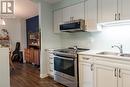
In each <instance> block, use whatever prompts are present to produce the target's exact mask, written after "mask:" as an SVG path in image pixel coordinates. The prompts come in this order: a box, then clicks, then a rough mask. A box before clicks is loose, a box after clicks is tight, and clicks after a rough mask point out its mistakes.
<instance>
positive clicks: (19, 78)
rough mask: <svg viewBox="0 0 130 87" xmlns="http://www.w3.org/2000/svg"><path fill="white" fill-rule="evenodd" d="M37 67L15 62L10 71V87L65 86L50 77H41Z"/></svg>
mask: <svg viewBox="0 0 130 87" xmlns="http://www.w3.org/2000/svg"><path fill="white" fill-rule="evenodd" d="M39 75H40V72H39V70H38V68H36V67H34V66H32V65H30V64H19V63H15V71H12V72H11V73H10V78H11V81H10V82H11V87H65V86H63V85H61V84H59V83H57V82H55V81H54V80H53V79H52V78H50V77H47V78H44V79H41V78H40V77H39Z"/></svg>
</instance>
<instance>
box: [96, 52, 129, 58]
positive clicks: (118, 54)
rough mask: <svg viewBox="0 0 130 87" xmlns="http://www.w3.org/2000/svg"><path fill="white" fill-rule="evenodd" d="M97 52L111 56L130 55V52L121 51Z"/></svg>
mask: <svg viewBox="0 0 130 87" xmlns="http://www.w3.org/2000/svg"><path fill="white" fill-rule="evenodd" d="M97 54H100V55H110V56H121V57H130V54H129V53H123V54H120V53H116V52H109V51H104V52H99V53H97Z"/></svg>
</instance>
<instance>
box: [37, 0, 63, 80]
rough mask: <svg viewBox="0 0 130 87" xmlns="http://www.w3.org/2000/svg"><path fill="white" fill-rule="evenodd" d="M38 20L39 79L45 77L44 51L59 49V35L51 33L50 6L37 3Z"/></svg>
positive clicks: (51, 18)
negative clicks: (39, 38)
mask: <svg viewBox="0 0 130 87" xmlns="http://www.w3.org/2000/svg"><path fill="white" fill-rule="evenodd" d="M39 20H40V28H41V59H40V62H41V64H40V74H41V75H40V77H42V78H43V77H46V75H47V62H46V61H47V59H46V58H47V57H46V52H45V49H50V48H51V49H52V48H55V49H57V48H60V47H61V44H60V42H61V39H60V35H57V34H54V33H53V21H52V20H53V9H52V6H51V5H49V4H48V3H46V2H45V1H44V0H41V2H40V3H39Z"/></svg>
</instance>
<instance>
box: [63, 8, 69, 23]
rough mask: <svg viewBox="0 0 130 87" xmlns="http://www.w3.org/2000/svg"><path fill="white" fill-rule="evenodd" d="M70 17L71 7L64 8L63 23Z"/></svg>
mask: <svg viewBox="0 0 130 87" xmlns="http://www.w3.org/2000/svg"><path fill="white" fill-rule="evenodd" d="M70 17H71V7H66V8H64V9H63V22H67V21H70Z"/></svg>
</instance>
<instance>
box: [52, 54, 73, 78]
mask: <svg viewBox="0 0 130 87" xmlns="http://www.w3.org/2000/svg"><path fill="white" fill-rule="evenodd" d="M74 63H75V60H74V58H66V57H59V56H55V57H54V70H55V71H58V72H62V73H64V74H67V75H70V76H73V77H74V76H75V64H74Z"/></svg>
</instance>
